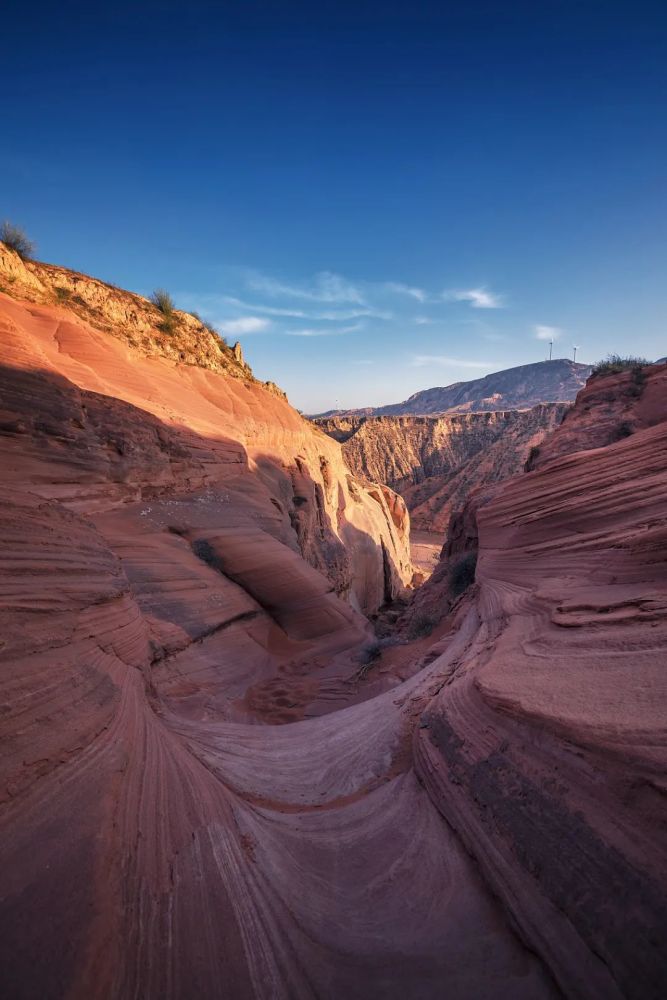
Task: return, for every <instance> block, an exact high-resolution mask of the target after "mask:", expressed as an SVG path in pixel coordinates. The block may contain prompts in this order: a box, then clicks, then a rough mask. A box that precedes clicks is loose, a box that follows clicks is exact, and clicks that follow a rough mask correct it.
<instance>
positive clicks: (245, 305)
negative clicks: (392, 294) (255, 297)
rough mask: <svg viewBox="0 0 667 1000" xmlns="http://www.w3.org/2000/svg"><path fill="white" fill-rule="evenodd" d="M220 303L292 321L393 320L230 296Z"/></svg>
mask: <svg viewBox="0 0 667 1000" xmlns="http://www.w3.org/2000/svg"><path fill="white" fill-rule="evenodd" d="M222 301H223V302H224V303H225V304H226V305H230V306H235V307H236V308H237V309H251V310H252V311H253V312H259V313H265V314H266V315H267V316H289V317H291V318H292V319H310V320H327V321H329V320H331V321H332V322H344V321H345V320H350V319H360V318H361V317H364V316H370V317H372V318H373V319H393V314H392V313H390V312H387V311H386V310H381V309H371V308H370V307H369V308H364V309H331V310H329V309H328V310H324V311H320V310H316V311H313V310H310V309H309V310H305V309H283V308H279V307H278V306H265V305H258V304H257V303H255V302H244V301H243V299H237V298H235V297H233V296H231V295H224V296H223V297H222Z"/></svg>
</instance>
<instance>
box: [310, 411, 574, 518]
mask: <svg viewBox="0 0 667 1000" xmlns="http://www.w3.org/2000/svg"><path fill="white" fill-rule="evenodd" d="M567 409H568V403H566V402H560V403H540V404H537V405H535V406H533V407H531V408H530V409H526V410H519V409H517V410H494V411H489V412H479V413H443V414H438V415H434V416H412V415H400V416H371V417H367V416H354V415H352V416H337V417H321V418H318V419H316V420H315V423H316V425H317V426H318V427H320V428H321V429H322V430H324V431H325V432H326V433H327V434H330V435H331V437H333V438H335V440H337V441H339V442H340V443H341V444H342V446H343V455H344V456H345V461H346V462H347V464H348V465H349V467H350V469H352V471H353V472H354V474H355V475H356V476H358V477H359V478H360V479H362V480H366V479H370V480H377V481H379V482H383V483H387V484H388V485H389V486H391V488H392V489H394V490H396V491H397V492H398V493H400V494H401V496H402V497H403V499H404V500H405V502H406V504H407V507H408V509H409V511H410V517H411V522H412V525H413V527H414V528H416V529H418V530H420V531H426V532H431V533H433V534H436V533H437V534H438V535H439V536H440V537H444V534H445V532H446V530H447V525H448V524H449V519H450V517H451V515H452V513H453V511H455V510H459V509H460V508H462V507H463V506H464V505H465V502H466V500H467V498H468V496H469V495H470V493H471V492H472V491H473V490H474V489H475V488H476V487H478V486H480V485H482V484H485V483H493V482H498V481H499V480H502V479H508V478H510V477H511V476H514V475H516V474H517V473H519V472H521V471H522V470H523V468H524V466H525V464H526V462H527V460H528V457H529V456H530V454H531V452H532V451H533V449H535V448H537V447H538V446H539V444H540V443H541V442H542V440H543V439H544V438H545V436H546V435H547V434H549V432H550V431H552V430H553V429H554V428H555V427H556V426H557V425H558V424H559V423H560V421H561V420H562V419H563V416H564V415H565V413H566V411H567Z"/></svg>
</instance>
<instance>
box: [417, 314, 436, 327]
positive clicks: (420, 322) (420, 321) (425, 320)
mask: <svg viewBox="0 0 667 1000" xmlns="http://www.w3.org/2000/svg"><path fill="white" fill-rule="evenodd" d="M415 323H416V324H417V326H426V325H427V324H429V323H435V320H433V319H430V317H428V316H415Z"/></svg>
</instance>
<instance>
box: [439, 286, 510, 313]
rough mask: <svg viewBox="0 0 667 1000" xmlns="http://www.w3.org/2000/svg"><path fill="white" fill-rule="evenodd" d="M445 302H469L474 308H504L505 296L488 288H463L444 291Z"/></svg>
mask: <svg viewBox="0 0 667 1000" xmlns="http://www.w3.org/2000/svg"><path fill="white" fill-rule="evenodd" d="M442 299H443V302H469V303H470V305H471V306H472V307H473V309H502V307H503V297H502V296H501V295H496V294H495V293H494V292H490V291H488V289H486V288H483V287H482V288H462V289H458V290H456V289H454V290H452V291H445V292H443V293H442Z"/></svg>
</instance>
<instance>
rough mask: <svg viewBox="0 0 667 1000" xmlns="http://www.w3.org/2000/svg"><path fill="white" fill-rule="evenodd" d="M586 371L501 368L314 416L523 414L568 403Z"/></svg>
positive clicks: (565, 366) (545, 364)
mask: <svg viewBox="0 0 667 1000" xmlns="http://www.w3.org/2000/svg"><path fill="white" fill-rule="evenodd" d="M590 373H591V366H590V365H581V364H577V363H575V362H574V361H570V360H569V359H568V358H557V359H555V360H554V361H538V362H536V363H535V364H532V365H519V366H518V367H517V368H506V369H505V370H504V371H501V372H494V373H493V374H492V375H485V376H484V378H477V379H472V380H471V381H470V382H455V383H454V384H453V385H448V386H444V387H437V388H434V389H422V390H421V391H420V392H416V393H414V395H412V396H410V397H409V398H408V399H406V400H405V401H404V402H402V403H391V404H389V405H388V406H367V407H363V408H361V409H358V410H329V411H328V412H327V413H320V414H318V415H317V417H318V418H327V417H343V416H348V417H363V416H366V417H380V416H394V417H395V416H403V415H405V414H410V413H411V414H425V413H473V412H475V413H476V412H493V411H494V410H510V409H512V410H514V409H517V410H524V409H528V408H529V407H532V406H537V404H538V403H558V402H572V400H574V399H575V397H576V395H577V393H578V392H579V390H580V389H583V387H584V385H585V383H586V379H587V378H588V376H589V375H590Z"/></svg>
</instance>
